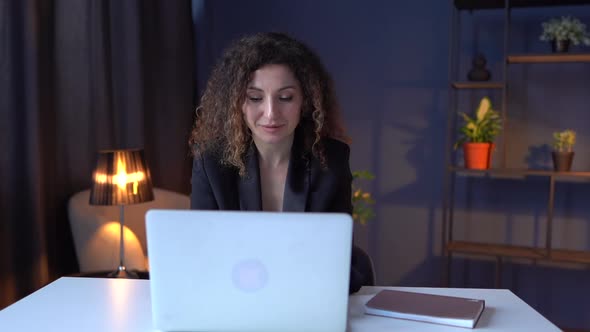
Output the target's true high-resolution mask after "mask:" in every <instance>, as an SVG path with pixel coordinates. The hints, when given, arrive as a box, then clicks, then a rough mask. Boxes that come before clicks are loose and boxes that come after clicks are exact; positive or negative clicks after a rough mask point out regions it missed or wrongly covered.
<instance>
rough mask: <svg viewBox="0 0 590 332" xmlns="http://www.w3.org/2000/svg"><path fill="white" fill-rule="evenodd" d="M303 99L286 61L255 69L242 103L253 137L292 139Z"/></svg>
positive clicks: (261, 140) (266, 140) (270, 141)
mask: <svg viewBox="0 0 590 332" xmlns="http://www.w3.org/2000/svg"><path fill="white" fill-rule="evenodd" d="M302 100H303V93H302V92H301V86H300V84H299V81H298V80H297V79H296V78H295V75H294V74H293V72H292V71H291V69H289V67H287V66H286V65H275V64H273V65H265V66H263V67H260V69H258V70H256V71H255V72H254V73H253V74H252V80H251V81H250V83H248V87H247V90H246V100H245V101H244V105H243V106H242V112H243V114H244V119H245V120H246V123H247V124H248V128H250V130H251V131H252V137H253V139H254V141H255V142H256V143H263V144H270V145H273V144H277V145H278V144H281V143H285V142H289V141H292V138H293V135H294V132H295V128H296V127H297V125H298V124H299V119H300V115H301V105H302Z"/></svg>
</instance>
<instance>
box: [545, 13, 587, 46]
mask: <svg viewBox="0 0 590 332" xmlns="http://www.w3.org/2000/svg"><path fill="white" fill-rule="evenodd" d="M541 25H542V26H543V33H542V34H541V36H540V39H541V40H543V41H549V42H551V48H552V50H553V52H567V51H568V49H569V46H570V43H571V44H574V45H579V44H584V45H586V46H588V45H590V38H589V36H588V32H587V31H586V25H585V24H584V23H582V22H580V20H578V19H577V18H573V17H571V16H562V17H561V18H552V19H550V20H549V21H547V22H543V23H542V24H541Z"/></svg>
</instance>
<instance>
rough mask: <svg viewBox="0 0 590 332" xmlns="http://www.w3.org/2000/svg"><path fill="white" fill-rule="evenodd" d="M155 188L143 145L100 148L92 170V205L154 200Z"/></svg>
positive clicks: (125, 203)
mask: <svg viewBox="0 0 590 332" xmlns="http://www.w3.org/2000/svg"><path fill="white" fill-rule="evenodd" d="M153 199H154V192H153V189H152V179H151V176H150V170H149V168H148V167H147V163H146V160H145V156H144V153H143V149H133V150H110V151H100V152H99V153H98V160H97V162H96V168H95V169H94V173H93V174H92V189H91V190H90V204H91V205H128V204H137V203H143V202H148V201H152V200H153Z"/></svg>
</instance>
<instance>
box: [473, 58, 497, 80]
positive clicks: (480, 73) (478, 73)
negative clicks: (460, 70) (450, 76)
mask: <svg viewBox="0 0 590 332" xmlns="http://www.w3.org/2000/svg"><path fill="white" fill-rule="evenodd" d="M486 63H487V60H486V58H485V57H484V56H483V54H481V53H479V54H478V55H476V56H475V58H473V68H471V70H470V71H469V73H468V74H467V79H468V80H470V81H489V80H490V77H491V76H492V75H491V74H490V71H489V70H487V69H486Z"/></svg>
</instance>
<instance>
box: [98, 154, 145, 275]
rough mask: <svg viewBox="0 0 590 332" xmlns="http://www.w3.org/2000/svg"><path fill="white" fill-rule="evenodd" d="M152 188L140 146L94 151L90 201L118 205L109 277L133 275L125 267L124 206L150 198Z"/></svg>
mask: <svg viewBox="0 0 590 332" xmlns="http://www.w3.org/2000/svg"><path fill="white" fill-rule="evenodd" d="M153 199H154V192H153V189H152V179H151V176H150V171H149V169H148V167H147V163H146V160H145V156H144V153H143V149H127V150H105V151H99V152H98V160H97V162H96V168H95V169H94V174H93V176H92V189H91V190H90V204H91V205H118V206H119V214H120V217H119V224H120V240H119V268H118V269H117V270H116V271H114V272H112V273H110V274H109V277H113V278H137V274H136V273H134V272H131V271H127V268H126V267H125V243H124V236H123V234H124V232H123V231H124V227H125V226H124V225H125V223H124V217H125V213H124V206H125V205H128V204H137V203H144V202H148V201H152V200H153Z"/></svg>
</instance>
